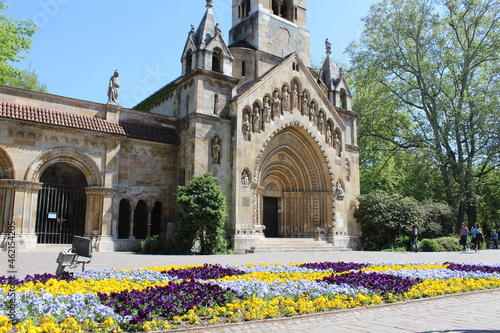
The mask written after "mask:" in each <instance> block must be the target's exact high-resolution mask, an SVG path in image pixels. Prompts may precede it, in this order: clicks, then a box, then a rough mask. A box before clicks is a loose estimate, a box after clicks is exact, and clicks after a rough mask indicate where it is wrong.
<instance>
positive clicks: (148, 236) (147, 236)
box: [146, 205, 152, 238]
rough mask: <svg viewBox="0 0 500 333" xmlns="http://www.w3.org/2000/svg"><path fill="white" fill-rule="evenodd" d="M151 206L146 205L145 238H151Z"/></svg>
mask: <svg viewBox="0 0 500 333" xmlns="http://www.w3.org/2000/svg"><path fill="white" fill-rule="evenodd" d="M148 206H149V205H148ZM151 210H152V208H151V207H148V216H147V221H146V223H147V224H146V238H151Z"/></svg>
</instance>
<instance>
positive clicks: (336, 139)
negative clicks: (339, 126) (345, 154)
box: [333, 132, 340, 156]
mask: <svg viewBox="0 0 500 333" xmlns="http://www.w3.org/2000/svg"><path fill="white" fill-rule="evenodd" d="M333 149H335V152H336V153H337V156H340V138H339V133H338V132H335V135H334V136H333Z"/></svg>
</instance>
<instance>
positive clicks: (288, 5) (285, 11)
mask: <svg viewBox="0 0 500 333" xmlns="http://www.w3.org/2000/svg"><path fill="white" fill-rule="evenodd" d="M272 1H273V2H272V11H273V14H274V15H277V16H280V17H282V18H284V19H287V20H289V21H294V20H295V19H297V11H296V6H294V4H293V0H272Z"/></svg>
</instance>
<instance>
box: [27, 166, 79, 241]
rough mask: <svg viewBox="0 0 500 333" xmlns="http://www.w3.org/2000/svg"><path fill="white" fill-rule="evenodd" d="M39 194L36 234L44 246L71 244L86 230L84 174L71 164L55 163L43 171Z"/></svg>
mask: <svg viewBox="0 0 500 333" xmlns="http://www.w3.org/2000/svg"><path fill="white" fill-rule="evenodd" d="M40 182H41V183H43V187H42V189H41V190H40V193H39V195H38V208H37V218H36V228H35V232H36V235H37V242H38V243H41V244H70V243H71V242H72V240H73V235H83V234H84V229H85V205H86V195H85V187H87V180H86V178H85V176H84V174H83V173H82V172H81V171H80V170H79V169H77V168H75V167H74V166H72V165H71V164H69V163H64V162H61V163H55V164H52V165H50V166H49V167H48V168H47V169H45V171H43V173H42V175H41V177H40Z"/></svg>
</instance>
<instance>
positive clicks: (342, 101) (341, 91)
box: [340, 88, 347, 109]
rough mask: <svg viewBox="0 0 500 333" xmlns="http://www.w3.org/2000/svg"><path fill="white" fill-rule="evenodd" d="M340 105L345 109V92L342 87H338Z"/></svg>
mask: <svg viewBox="0 0 500 333" xmlns="http://www.w3.org/2000/svg"><path fill="white" fill-rule="evenodd" d="M340 107H341V108H342V109H347V93H346V91H345V89H344V88H342V89H340Z"/></svg>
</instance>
